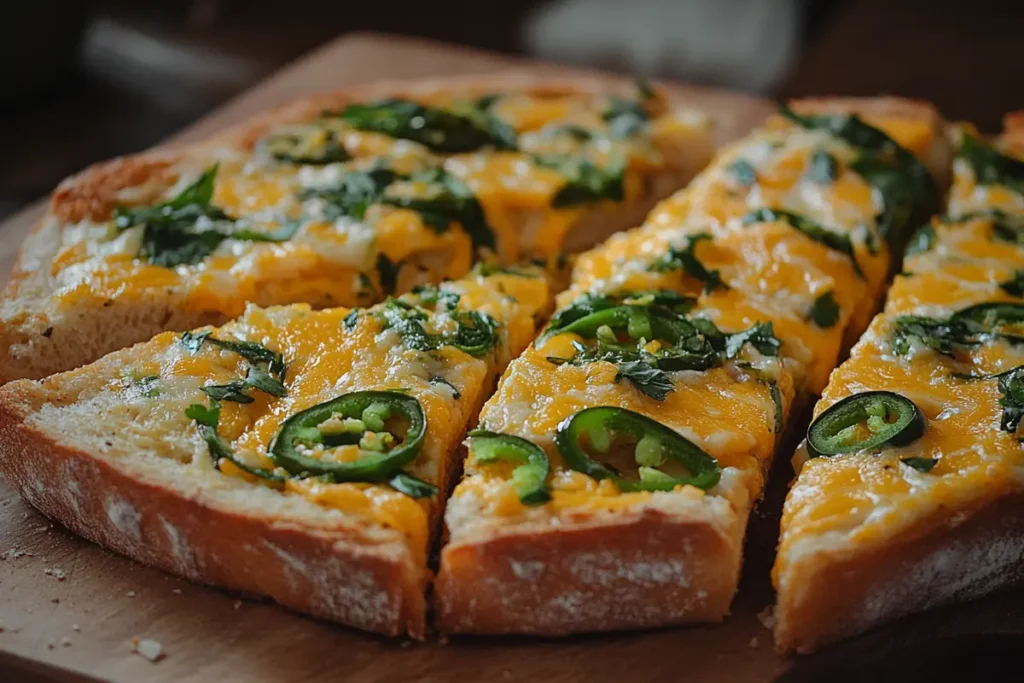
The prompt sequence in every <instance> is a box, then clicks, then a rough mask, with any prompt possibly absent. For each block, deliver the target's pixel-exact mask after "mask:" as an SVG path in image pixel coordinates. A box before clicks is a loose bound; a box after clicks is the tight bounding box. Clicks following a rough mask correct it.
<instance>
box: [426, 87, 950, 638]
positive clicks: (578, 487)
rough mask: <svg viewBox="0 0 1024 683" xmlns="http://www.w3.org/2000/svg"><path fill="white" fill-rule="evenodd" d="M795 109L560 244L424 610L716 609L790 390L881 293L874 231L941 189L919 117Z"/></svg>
mask: <svg viewBox="0 0 1024 683" xmlns="http://www.w3.org/2000/svg"><path fill="white" fill-rule="evenodd" d="M797 106H798V107H799V108H798V110H797V111H799V112H800V113H797V112H794V111H792V110H789V109H784V110H783V112H782V114H781V115H780V116H778V117H776V118H773V119H772V120H770V121H769V122H768V124H767V126H766V127H765V128H764V129H763V130H760V131H756V132H754V133H753V134H751V135H750V136H748V137H746V138H744V139H742V140H741V141H739V142H737V143H735V144H733V145H732V146H730V147H728V148H727V149H725V150H723V151H722V152H720V153H719V154H718V156H716V158H715V159H714V160H713V161H712V163H711V165H710V166H709V167H708V168H707V169H706V170H705V171H704V172H702V173H701V174H700V175H699V176H698V177H697V178H696V179H695V180H694V181H693V183H691V185H690V186H689V187H688V188H687V189H686V190H684V191H682V192H679V193H677V194H676V195H674V196H673V197H671V198H669V199H667V200H665V201H664V202H662V203H661V205H660V206H658V207H657V208H656V209H655V210H654V212H652V214H651V215H650V216H649V217H648V219H647V221H646V222H645V224H644V225H643V226H642V227H640V228H638V229H636V230H634V231H630V232H627V233H622V234H619V235H616V236H613V237H612V238H611V239H609V240H608V241H607V243H606V244H604V245H602V246H601V247H598V248H596V249H594V250H592V251H590V252H587V253H584V254H583V255H581V257H580V258H579V259H578V260H577V263H576V265H575V268H574V270H573V273H572V282H571V285H570V287H569V289H568V290H566V291H565V292H563V293H562V294H561V295H560V296H559V299H558V308H557V313H556V314H555V316H554V317H553V318H552V320H551V322H550V324H549V326H548V328H547V330H546V331H545V332H544V333H542V335H541V336H540V338H539V339H538V340H537V341H536V342H535V343H534V344H533V345H532V346H531V347H530V348H529V349H527V351H526V352H525V353H524V354H523V355H522V356H521V357H519V358H518V359H516V360H515V361H513V363H512V364H511V365H510V366H509V369H508V370H507V371H506V374H505V376H504V377H503V378H502V381H501V383H500V385H499V388H498V392H497V393H496V394H495V395H494V396H493V397H492V398H491V399H490V400H489V401H488V403H487V404H486V405H485V407H484V410H483V412H482V413H481V416H480V428H481V429H480V431H478V432H474V433H473V434H471V438H470V440H469V441H468V444H469V458H468V460H467V463H466V468H465V469H466V474H465V476H464V478H463V481H462V482H461V483H460V484H459V486H458V487H457V488H456V490H455V492H454V493H453V496H452V499H451V500H450V501H449V504H448V509H447V512H446V524H447V529H448V535H449V542H448V544H447V545H446V546H445V547H444V548H443V549H442V553H441V567H440V573H439V576H438V584H437V596H438V612H439V620H440V624H441V627H442V629H444V630H449V631H455V632H485V633H496V632H498V633H504V632H527V633H540V634H561V633H568V632H573V631H581V630H607V629H619V628H642V627H649V626H656V625H662V624H669V623H684V622H693V621H708V620H718V619H721V618H722V617H723V616H724V615H725V614H726V613H727V612H728V607H729V603H730V602H731V599H732V596H733V594H734V592H735V589H736V585H737V582H738V576H739V568H740V560H741V553H742V540H743V534H744V530H745V528H746V523H747V518H748V516H749V513H750V511H751V509H752V506H753V505H754V503H755V502H756V501H757V500H758V499H759V498H760V496H761V493H762V491H763V487H764V479H765V476H766V473H767V470H768V467H769V465H770V463H771V460H772V456H773V455H774V452H775V449H776V447H777V445H778V442H779V438H780V436H781V433H782V431H783V429H784V427H785V424H786V422H787V419H788V417H789V415H790V413H791V412H792V407H793V405H794V404H796V403H797V402H798V401H800V400H805V399H806V398H808V397H809V396H810V395H813V394H814V393H816V392H817V391H819V390H820V389H821V388H822V387H823V386H824V384H825V381H826V379H827V376H828V373H829V372H830V371H831V369H832V368H833V367H834V365H835V364H836V362H837V358H838V355H839V353H840V352H841V350H842V348H843V345H844V340H847V339H851V338H853V337H855V336H856V335H857V334H859V333H860V331H861V330H862V328H863V326H864V325H865V324H866V322H867V320H868V319H869V318H870V315H871V313H873V312H874V309H875V308H876V307H877V306H878V305H879V303H880V300H881V297H882V295H883V292H884V288H885V283H886V280H887V276H888V272H889V268H890V262H891V256H890V254H891V251H890V250H891V248H893V246H894V245H895V246H897V247H898V246H899V245H901V244H902V242H903V241H905V240H906V238H907V235H908V234H909V232H910V231H911V230H912V228H913V227H914V226H915V223H914V222H915V220H917V219H918V217H920V216H928V215H930V214H931V212H932V210H933V209H934V206H933V204H934V203H935V202H936V199H937V193H936V190H935V186H934V182H933V180H932V178H931V176H930V174H929V172H928V171H927V170H925V167H924V166H923V165H922V164H921V162H920V161H919V160H918V159H917V158H916V157H915V156H914V155H913V154H912V153H911V152H909V151H908V150H907V149H906V148H904V147H903V146H902V145H901V144H899V142H897V139H898V138H899V137H900V136H901V135H902V136H909V137H910V141H909V142H908V143H907V144H908V145H909V146H911V147H913V148H921V147H929V148H930V145H931V143H932V141H933V140H934V139H935V138H936V137H937V136H938V134H939V131H938V130H937V128H936V127H935V126H934V124H933V119H934V116H932V115H931V114H930V113H929V112H926V113H925V115H923V116H920V117H918V118H911V117H909V116H907V117H904V118H899V117H896V118H894V119H889V120H882V121H881V122H879V123H878V125H879V126H883V128H877V127H875V126H873V125H870V124H868V123H866V122H865V120H864V119H862V118H861V117H858V116H857V115H856V113H855V112H854V111H845V112H836V113H831V112H830V113H820V112H819V111H818V110H816V109H814V107H813V106H810V105H808V104H807V103H803V105H802V106H801V105H800V104H798V105H797ZM851 106H852V103H851ZM887 121H895V122H896V123H895V124H894V125H892V126H891V128H892V136H890V135H889V134H887V132H885V131H888V130H889V128H885V126H886V125H887ZM900 124H902V125H900ZM907 131H913V134H910V133H908V132H907ZM534 448H535V449H539V450H536V451H534V450H533V449H534ZM524 454H527V455H524ZM535 463H540V465H537V464H535ZM545 463H546V464H545ZM540 473H545V474H546V477H545V479H546V482H547V487H546V489H544V490H541V489H540V488H539V487H538V486H537V485H536V479H537V477H538V476H540Z"/></svg>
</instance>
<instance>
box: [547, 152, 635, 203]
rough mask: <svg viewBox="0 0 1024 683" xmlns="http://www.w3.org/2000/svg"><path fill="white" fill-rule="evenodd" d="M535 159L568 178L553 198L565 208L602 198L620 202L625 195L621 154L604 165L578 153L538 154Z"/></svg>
mask: <svg viewBox="0 0 1024 683" xmlns="http://www.w3.org/2000/svg"><path fill="white" fill-rule="evenodd" d="M534 161H535V162H536V163H537V165H539V166H544V167H546V168H551V169H554V170H556V171H558V172H559V173H560V174H561V175H562V176H563V177H564V178H565V180H566V183H565V185H563V186H562V188H561V189H559V190H558V192H556V193H555V196H554V197H553V198H552V199H551V206H552V207H553V208H556V209H564V208H568V207H572V206H579V205H580V204H591V203H593V202H596V201H600V200H608V201H613V202H621V201H622V200H623V199H624V198H625V196H626V190H625V172H626V161H625V159H623V158H621V157H618V158H615V159H612V160H611V161H609V162H608V164H607V165H606V166H605V167H604V168H600V167H598V166H597V165H596V164H594V163H593V162H592V161H590V160H589V159H581V158H579V157H568V156H556V155H538V156H535V157H534Z"/></svg>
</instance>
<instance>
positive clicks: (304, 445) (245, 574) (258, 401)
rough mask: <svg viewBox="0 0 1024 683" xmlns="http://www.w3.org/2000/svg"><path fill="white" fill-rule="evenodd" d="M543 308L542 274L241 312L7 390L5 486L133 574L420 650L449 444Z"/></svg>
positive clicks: (0, 459)
mask: <svg viewBox="0 0 1024 683" xmlns="http://www.w3.org/2000/svg"><path fill="white" fill-rule="evenodd" d="M550 305H551V293H550V287H549V284H548V281H547V280H546V278H545V277H544V275H543V274H542V271H541V270H539V269H537V268H516V269H514V270H508V271H506V270H502V269H500V268H497V267H494V266H480V267H478V268H477V270H475V271H474V272H473V273H471V274H470V275H469V276H467V277H466V278H464V279H461V280H456V281H453V282H449V283H444V284H441V285H439V286H433V285H425V286H422V287H420V288H417V290H416V292H415V293H412V294H406V295H404V296H401V297H399V298H397V299H394V298H393V299H388V300H387V301H386V302H384V303H382V304H379V305H377V306H374V307H371V308H354V309H348V308H333V309H327V310H321V311H314V310H313V309H312V308H311V307H310V306H309V305H308V304H294V305H290V306H280V307H271V308H260V307H258V306H255V305H250V306H249V307H248V308H247V309H246V310H245V312H244V314H243V315H242V316H241V317H240V318H239V319H237V320H236V321H233V322H230V323H228V324H226V325H224V326H223V327H219V328H211V327H207V328H202V329H199V330H195V331H192V332H186V333H184V334H179V333H174V332H164V333H161V334H159V335H157V336H156V337H154V338H153V339H152V340H150V341H148V342H145V343H142V344H139V345H136V346H133V347H131V348H128V349H124V350H121V351H117V352H114V353H111V354H109V355H107V356H104V357H103V358H101V359H100V360H98V361H96V362H94V363H93V364H90V365H87V366H85V367H82V368H79V369H77V370H73V371H70V372H66V373H61V374H57V375H54V376H51V377H49V378H47V379H44V380H41V381H33V380H17V381H14V382H11V383H9V384H8V385H6V386H5V387H3V388H2V389H0V429H2V431H3V437H4V438H3V440H2V441H0V472H2V473H3V475H4V476H5V477H6V478H7V479H8V481H10V482H11V483H12V484H13V485H14V486H15V487H16V488H17V489H18V491H19V492H20V493H21V495H22V496H23V497H24V498H25V499H26V500H27V501H28V502H30V503H31V504H32V505H33V506H35V507H36V508H38V509H39V510H41V511H42V512H43V513H44V514H46V515H48V516H49V517H51V518H53V519H55V520H58V521H60V522H61V523H63V524H65V525H66V526H68V527H69V528H70V529H72V530H74V531H75V532H76V533H78V534H80V535H82V536H84V537H86V538H88V539H90V540H92V541H94V542H96V543H99V544H101V545H103V546H105V547H107V548H110V549H112V550H115V551H117V552H119V553H122V554H124V555H127V556H129V557H131V558H133V559H135V560H138V561H140V562H144V563H146V564H151V565H154V566H157V567H160V568H162V569H165V570H167V571H169V572H172V573H175V574H178V575H180V576H183V577H186V578H189V579H192V580H195V581H200V582H204V583H210V584H215V585H219V586H225V587H228V588H232V589H236V590H241V591H245V592H247V593H251V594H256V595H265V596H268V597H270V598H272V599H274V600H276V601H278V602H280V603H281V604H283V605H286V606H288V607H291V608H294V609H297V610H299V611H302V612H307V613H310V614H314V615H317V616H321V617H325V618H328V619H332V620H335V621H339V622H342V623H345V624H349V625H352V626H356V627H359V628H363V629H367V630H372V631H378V632H380V633H385V634H390V635H398V634H404V633H408V634H409V635H411V636H413V637H417V638H418V637H422V635H423V632H424V625H425V590H426V587H427V582H428V578H429V576H430V572H429V570H428V568H427V555H428V549H429V547H430V543H431V540H432V539H433V538H434V536H435V531H437V530H438V522H439V515H440V512H441V510H442V508H443V502H444V497H445V493H446V492H447V490H448V488H449V482H450V481H451V480H452V479H453V478H454V476H456V475H457V473H458V469H459V465H460V463H459V459H458V453H459V447H458V444H459V442H460V441H461V440H462V439H463V437H464V434H465V430H466V428H467V425H468V424H469V423H470V421H471V420H472V419H473V418H474V417H475V415H476V414H477V412H478V411H479V408H480V405H481V404H482V403H483V400H484V399H485V398H486V396H487V395H488V394H489V393H490V392H491V391H492V390H493V387H494V384H495V381H496V379H497V377H498V375H499V374H500V372H501V371H502V369H503V368H504V367H505V365H506V364H507V363H508V362H509V360H510V359H511V358H512V357H513V356H515V355H517V354H518V353H519V352H520V351H521V350H522V349H523V348H524V347H525V346H526V345H527V344H528V343H529V342H530V340H531V339H532V338H533V336H534V332H535V329H536V325H537V324H538V321H539V320H540V319H542V318H544V317H546V316H547V315H548V313H549V309H550Z"/></svg>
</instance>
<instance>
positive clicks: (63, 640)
mask: <svg viewBox="0 0 1024 683" xmlns="http://www.w3.org/2000/svg"><path fill="white" fill-rule="evenodd" d="M60 646H61V647H71V639H70V638H68V637H67V636H64V637H63V638H61V639H60Z"/></svg>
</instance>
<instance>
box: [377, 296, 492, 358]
mask: <svg viewBox="0 0 1024 683" xmlns="http://www.w3.org/2000/svg"><path fill="white" fill-rule="evenodd" d="M449 313H450V315H451V318H452V320H454V321H455V323H456V330H455V332H454V333H443V334H432V333H430V332H427V330H426V327H425V324H426V322H427V320H428V319H429V317H430V314H429V313H428V312H427V311H426V310H425V309H423V308H420V307H418V306H413V305H412V304H409V303H406V302H404V301H400V300H398V299H388V300H387V301H385V302H384V304H382V306H381V307H380V308H379V309H378V310H377V311H376V315H377V317H378V318H379V319H380V321H381V324H382V325H383V326H384V328H385V329H394V330H395V331H396V332H398V334H399V335H400V336H401V337H402V341H403V343H404V344H405V345H406V346H407V347H409V348H411V349H416V350H417V351H436V350H437V349H440V348H443V347H445V346H453V347H455V348H457V349H459V350H461V351H464V352H466V353H468V354H469V355H471V356H475V357H478V358H479V357H480V356H483V355H484V354H486V353H488V352H490V350H491V349H493V348H494V346H495V344H497V342H498V335H497V330H498V323H497V322H496V321H495V320H494V318H492V317H491V316H489V315H487V314H486V313H478V312H477V311H459V310H453V311H450V312H449Z"/></svg>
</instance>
